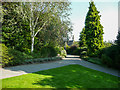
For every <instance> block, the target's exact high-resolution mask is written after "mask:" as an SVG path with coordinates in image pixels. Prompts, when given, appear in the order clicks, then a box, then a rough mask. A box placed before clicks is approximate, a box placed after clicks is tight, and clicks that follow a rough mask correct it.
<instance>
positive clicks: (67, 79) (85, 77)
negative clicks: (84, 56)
mask: <svg viewBox="0 0 120 90" xmlns="http://www.w3.org/2000/svg"><path fill="white" fill-rule="evenodd" d="M119 79H120V78H119ZM118 83H120V81H118V77H115V76H112V75H109V74H106V73H103V72H99V71H96V70H92V69H89V68H86V67H83V66H80V65H69V66H64V67H59V68H54V69H49V70H44V71H39V72H36V73H30V74H25V75H21V76H16V77H12V78H6V79H3V80H2V87H3V88H118Z"/></svg>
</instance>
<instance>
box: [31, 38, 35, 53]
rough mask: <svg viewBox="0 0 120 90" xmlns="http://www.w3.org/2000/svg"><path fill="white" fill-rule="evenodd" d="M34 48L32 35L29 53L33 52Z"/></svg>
mask: <svg viewBox="0 0 120 90" xmlns="http://www.w3.org/2000/svg"><path fill="white" fill-rule="evenodd" d="M33 50H34V37H32V43H31V53H32V52H33Z"/></svg>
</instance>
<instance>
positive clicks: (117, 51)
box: [101, 45, 120, 69]
mask: <svg viewBox="0 0 120 90" xmlns="http://www.w3.org/2000/svg"><path fill="white" fill-rule="evenodd" d="M101 59H102V62H103V63H104V64H106V65H108V66H109V67H114V68H119V69H120V46H118V45H113V46H111V47H108V48H105V49H104V50H103V54H102V57H101Z"/></svg>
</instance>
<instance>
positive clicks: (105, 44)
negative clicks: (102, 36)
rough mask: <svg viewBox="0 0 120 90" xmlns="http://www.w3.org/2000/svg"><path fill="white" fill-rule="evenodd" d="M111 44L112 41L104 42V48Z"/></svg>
mask: <svg viewBox="0 0 120 90" xmlns="http://www.w3.org/2000/svg"><path fill="white" fill-rule="evenodd" d="M112 45H113V43H112V42H110V41H109V42H106V41H105V42H104V48H107V47H110V46H112Z"/></svg>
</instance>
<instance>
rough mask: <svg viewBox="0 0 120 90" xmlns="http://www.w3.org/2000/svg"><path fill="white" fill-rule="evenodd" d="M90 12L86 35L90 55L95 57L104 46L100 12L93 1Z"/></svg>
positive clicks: (86, 21)
mask: <svg viewBox="0 0 120 90" xmlns="http://www.w3.org/2000/svg"><path fill="white" fill-rule="evenodd" d="M89 4H90V7H89V11H88V13H87V16H86V20H85V34H86V44H87V47H88V53H89V55H94V54H95V52H96V51H97V50H99V49H101V48H102V47H103V46H104V44H103V34H104V32H103V26H102V25H101V23H100V17H101V15H99V13H100V12H99V11H97V8H96V6H95V4H94V2H93V1H91V2H90V3H89Z"/></svg>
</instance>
